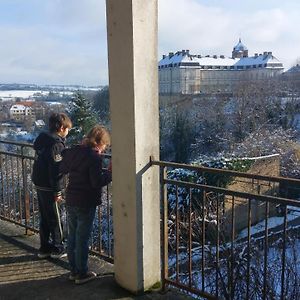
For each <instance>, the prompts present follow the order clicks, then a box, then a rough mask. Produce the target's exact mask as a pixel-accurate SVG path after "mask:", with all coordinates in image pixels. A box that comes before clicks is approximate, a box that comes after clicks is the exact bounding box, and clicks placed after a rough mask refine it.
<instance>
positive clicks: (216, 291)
mask: <svg viewBox="0 0 300 300" xmlns="http://www.w3.org/2000/svg"><path fill="white" fill-rule="evenodd" d="M0 143H1V144H0V146H1V150H0V197H1V199H0V217H1V218H2V219H4V220H8V221H10V222H14V223H16V224H19V225H21V226H23V227H24V228H25V229H26V231H27V232H28V231H37V230H38V227H39V226H38V223H39V214H38V205H37V199H36V193H35V189H34V186H33V184H32V183H31V170H32V164H33V161H34V151H33V149H32V145H31V144H26V143H16V142H7V141H0ZM151 164H152V165H156V166H159V168H160V182H161V204H162V206H161V215H162V217H161V225H162V230H161V238H162V282H163V286H164V288H166V287H167V286H173V287H177V288H180V289H181V290H183V291H186V292H188V293H191V294H193V295H199V296H200V297H206V298H207V299H232V300H233V299H300V290H299V289H300V285H299V282H300V268H299V265H300V230H299V227H300V202H299V201H298V198H300V197H299V195H300V180H297V179H287V178H282V177H272V176H262V175H255V174H248V173H241V172H234V171H229V170H220V169H212V168H204V167H198V166H189V165H182V164H175V163H167V162H160V161H152V162H151ZM92 251H94V252H95V253H98V254H100V255H101V256H102V257H104V258H106V259H108V260H110V261H112V260H113V254H112V253H113V235H112V207H111V197H110V186H108V188H107V189H106V191H105V192H104V193H103V203H102V205H101V206H100V207H99V208H98V211H97V218H96V220H95V224H94V231H93V238H92Z"/></svg>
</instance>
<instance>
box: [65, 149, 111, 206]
mask: <svg viewBox="0 0 300 300" xmlns="http://www.w3.org/2000/svg"><path fill="white" fill-rule="evenodd" d="M60 170H61V172H62V173H68V174H69V183H68V187H67V191H66V204H67V205H69V206H77V207H82V208H84V207H93V206H96V205H99V204H100V201H101V189H102V187H103V186H105V185H107V184H108V183H109V182H110V181H111V172H109V171H106V170H103V169H102V158H101V156H100V155H99V153H98V152H97V151H96V150H95V149H93V148H91V147H89V146H86V145H77V146H75V147H73V148H71V149H67V150H65V151H64V152H63V161H62V164H61V166H60Z"/></svg>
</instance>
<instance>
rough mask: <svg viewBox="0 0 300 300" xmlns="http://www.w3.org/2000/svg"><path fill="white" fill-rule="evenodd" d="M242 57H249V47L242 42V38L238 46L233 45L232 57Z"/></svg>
mask: <svg viewBox="0 0 300 300" xmlns="http://www.w3.org/2000/svg"><path fill="white" fill-rule="evenodd" d="M242 57H248V49H247V47H246V46H245V45H244V44H243V43H242V41H241V38H240V39H239V42H238V43H237V44H236V46H234V47H233V51H232V58H242Z"/></svg>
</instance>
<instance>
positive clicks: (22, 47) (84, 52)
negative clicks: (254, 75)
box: [0, 0, 300, 85]
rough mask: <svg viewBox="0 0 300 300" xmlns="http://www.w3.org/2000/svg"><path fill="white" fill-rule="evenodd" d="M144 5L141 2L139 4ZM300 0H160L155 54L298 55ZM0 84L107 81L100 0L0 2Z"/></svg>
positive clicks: (289, 60) (288, 60)
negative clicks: (237, 49)
mask: <svg viewBox="0 0 300 300" xmlns="http://www.w3.org/2000/svg"><path fill="white" fill-rule="evenodd" d="M144 1H147V0H144ZM299 28H300V1H299V0H288V1H283V0H268V1H262V0H159V49H158V54H159V57H161V55H162V54H167V53H168V52H176V51H177V50H182V49H189V50H190V51H191V53H195V54H217V55H221V54H223V55H226V56H230V55H231V51H232V48H233V46H234V45H235V44H236V43H237V42H238V39H239V37H241V38H242V41H243V43H244V44H245V45H246V46H247V47H248V49H249V54H250V55H253V54H254V53H255V52H258V53H261V52H263V51H272V52H273V54H274V55H275V56H276V57H277V58H278V59H280V60H281V61H282V62H283V63H284V66H285V67H286V68H289V67H291V66H292V65H293V64H295V63H296V60H297V59H299V58H300V33H299ZM0 57H1V60H0V83H12V82H17V83H37V84H83V85H99V84H100V85H102V84H107V80H108V79H107V45H106V21H105V0H72V1H71V0H26V1H25V0H0Z"/></svg>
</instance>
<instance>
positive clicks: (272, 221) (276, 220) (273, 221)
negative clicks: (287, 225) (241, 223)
mask: <svg viewBox="0 0 300 300" xmlns="http://www.w3.org/2000/svg"><path fill="white" fill-rule="evenodd" d="M296 209H297V208H296ZM293 210H295V207H293ZM299 217H300V211H296V210H295V211H292V212H289V213H288V214H287V221H288V222H289V221H292V220H294V219H296V218H299ZM282 224H283V217H271V218H269V219H268V228H269V229H271V228H274V227H277V226H280V225H282ZM264 230H265V220H263V221H261V222H259V223H257V224H256V225H254V226H251V235H253V234H256V233H258V232H262V231H264ZM247 236H248V228H246V229H244V230H242V231H241V232H240V233H239V235H238V237H239V238H244V237H247Z"/></svg>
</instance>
